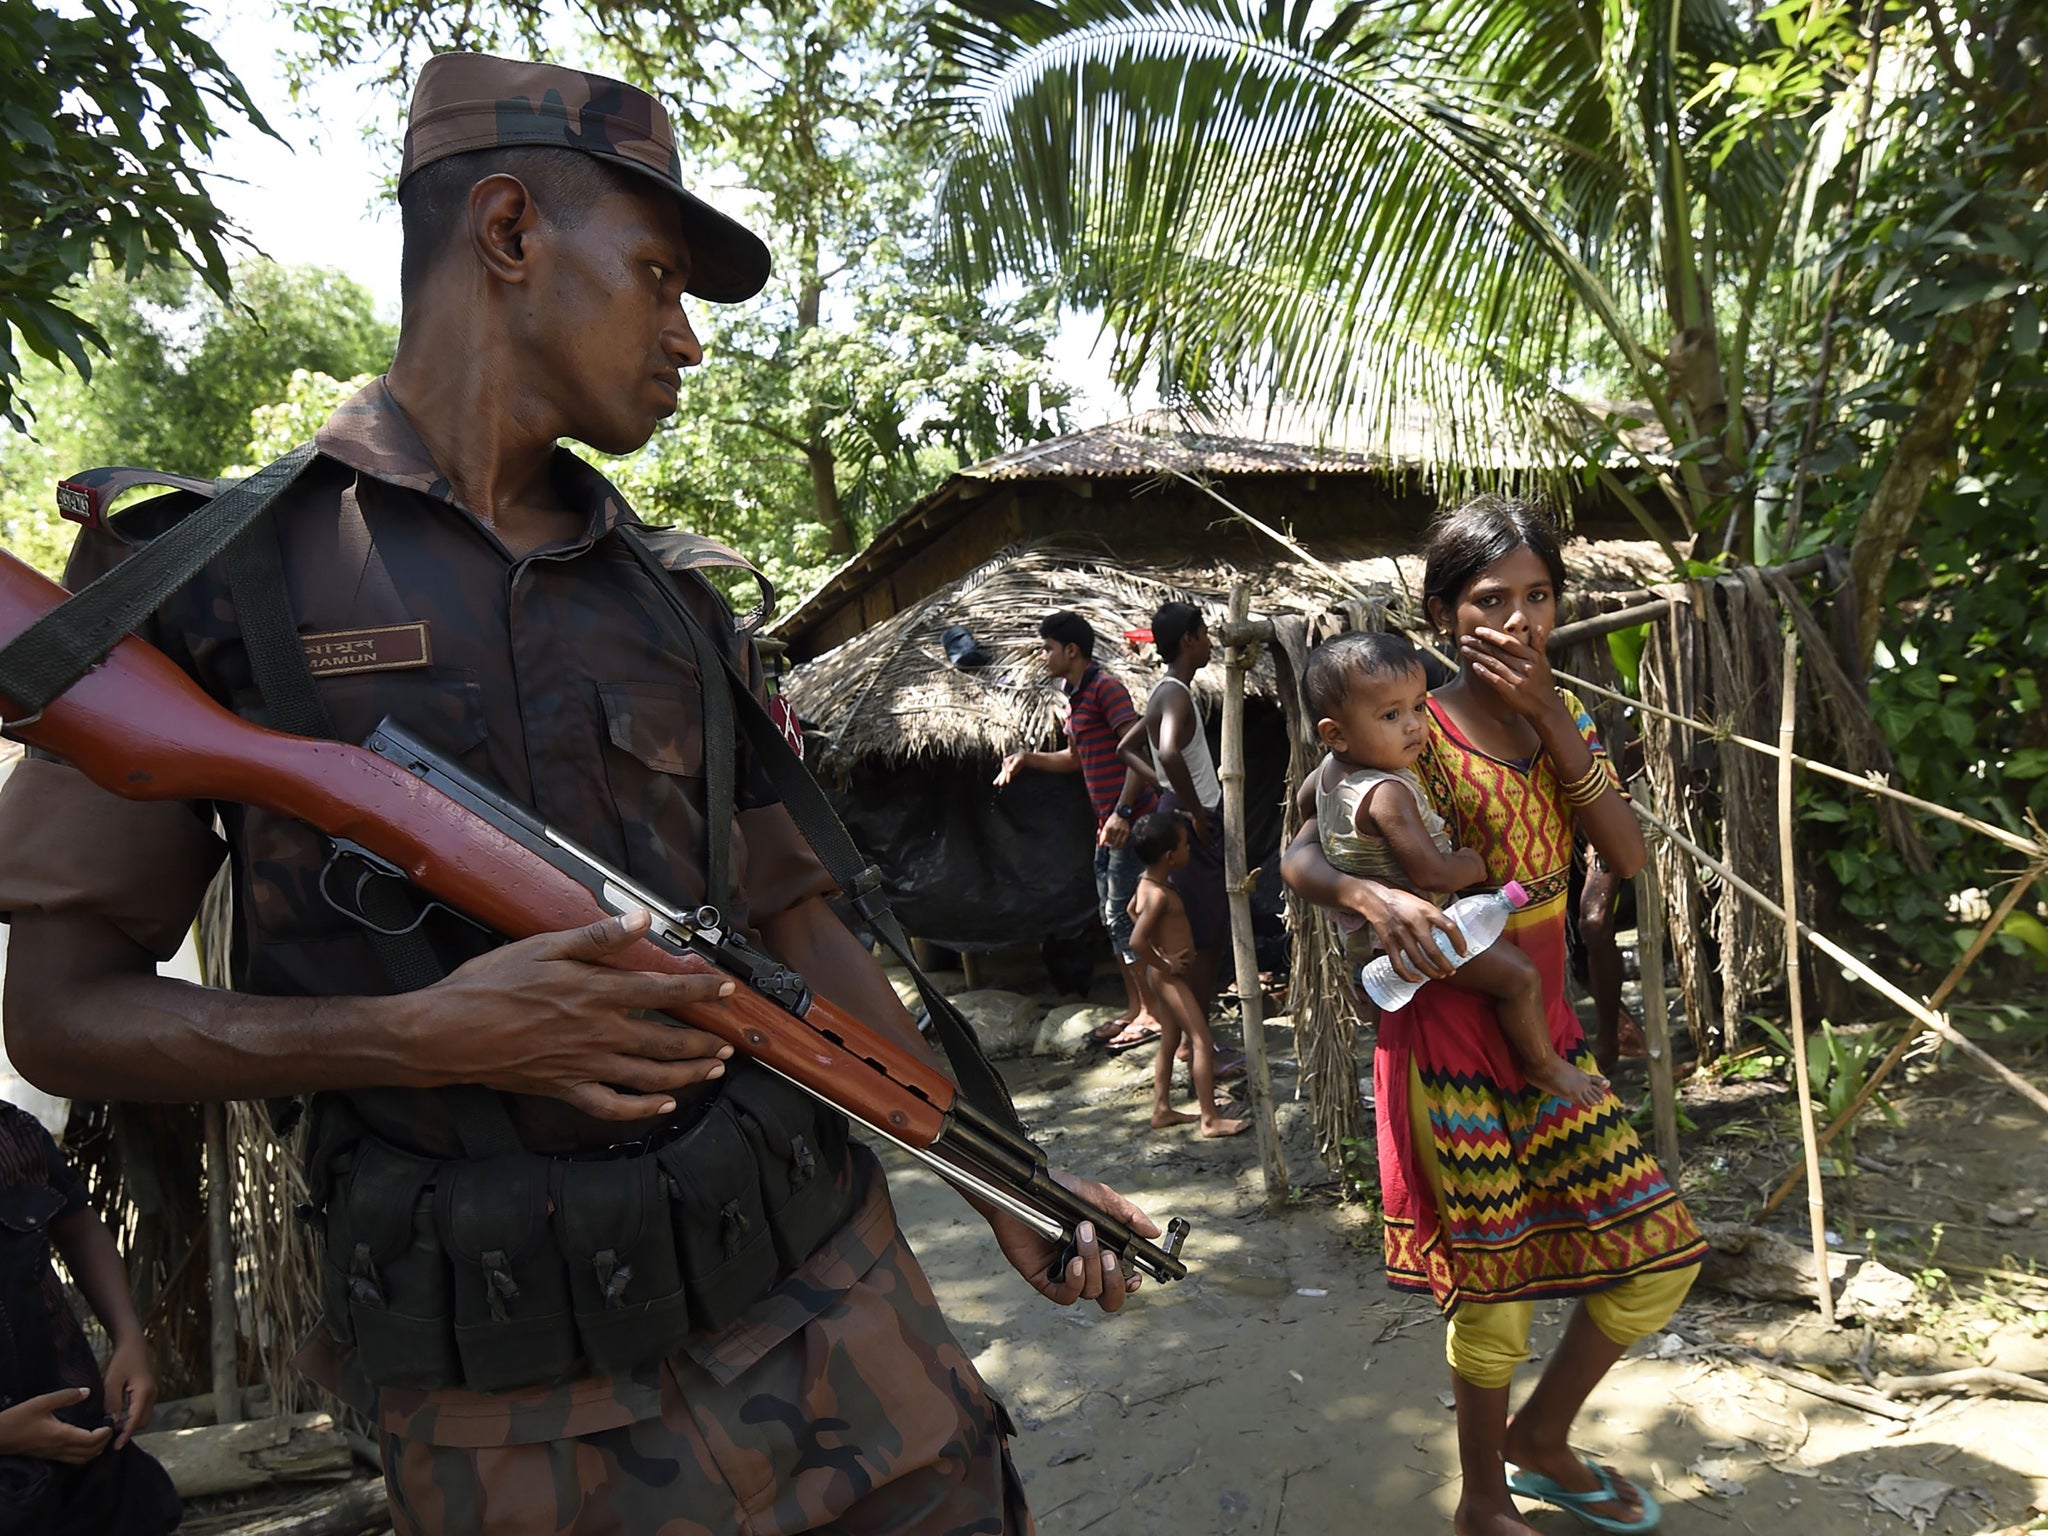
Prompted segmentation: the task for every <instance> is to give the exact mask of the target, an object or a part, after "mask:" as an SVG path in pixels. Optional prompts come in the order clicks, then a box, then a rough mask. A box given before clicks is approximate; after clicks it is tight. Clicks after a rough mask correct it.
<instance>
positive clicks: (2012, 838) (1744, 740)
mask: <svg viewBox="0 0 2048 1536" xmlns="http://www.w3.org/2000/svg"><path fill="white" fill-rule="evenodd" d="M1550 674H1551V676H1553V677H1555V678H1557V679H1558V680H1559V681H1560V682H1566V683H1570V684H1571V685H1572V687H1574V688H1577V689H1582V690H1584V691H1586V692H1588V693H1596V694H1598V695H1600V696H1601V697H1602V698H1605V699H1613V700H1615V701H1616V702H1617V703H1620V704H1626V705H1627V706H1628V707H1629V708H1630V709H1635V710H1640V711H1642V712H1643V713H1644V714H1646V715H1654V716H1655V717H1656V718H1657V719H1659V720H1669V721H1670V722H1671V723H1672V724H1674V725H1682V726H1684V727H1685V728H1686V729H1687V730H1691V731H1698V732H1699V733H1700V734H1701V735H1702V736H1708V737H1711V738H1713V739H1714V740H1715V741H1730V742H1733V743H1734V744H1735V745H1736V746H1738V747H1747V748H1748V749H1749V750H1750V751H1752V752H1758V753H1761V754H1763V755H1764V756H1765V757H1779V756H1781V754H1782V753H1783V750H1784V749H1783V748H1781V747H1774V746H1770V745H1769V744H1767V743H1765V742H1761V741H1757V740H1755V739H1754V738H1752V737H1748V736H1743V735H1739V734H1738V733H1736V732H1734V731H1724V730H1722V729H1721V728H1720V727H1718V726H1715V725H1711V724H1709V723H1708V722H1706V721H1704V720H1689V719H1687V718H1686V717H1685V716H1684V715H1675V714H1673V713H1672V712H1671V711H1670V710H1668V709H1659V708H1658V707H1657V706H1656V705H1654V704H1645V703H1644V702H1643V701H1642V700H1641V699H1632V698H1630V697H1629V696H1628V695H1627V694H1625V693H1616V692H1615V691H1614V690H1613V689H1612V688H1606V687H1603V686H1601V685H1600V684H1599V683H1596V682H1593V681H1591V680H1589V679H1587V678H1583V677H1574V676H1573V675H1572V674H1571V673H1569V672H1561V671H1559V670H1558V669H1557V668H1556V667H1552V668H1551V669H1550ZM1791 760H1792V761H1793V762H1794V763H1796V764H1798V765H1799V766H1800V767H1801V768H1804V769H1805V770H1806V771H1807V772H1808V773H1817V774H1820V775H1821V776H1822V777H1823V778H1829V779H1834V780H1836V781H1837V782H1838V783H1842V784H1847V785H1849V786H1850V787H1851V788H1853V789H1860V790H1863V791H1864V792H1865V793H1866V794H1872V795H1880V796H1882V797H1883V798H1885V799H1887V800H1896V801H1898V802H1899V804H1901V805H1910V806H1911V807H1912V808H1913V809H1914V810H1916V811H1925V812H1926V813H1927V814H1928V815H1929V816H1939V817H1940V818H1941V819H1942V820H1944V821H1952V822H1954V823H1955V824H1956V825H1957V826H1959V827H1968V828H1969V829H1970V830H1971V831H1972V832H1976V833H1980V834H1981V835H1983V836H1985V837H1988V838H1990V839H1991V840H1992V841H1993V842H1999V843H2003V844H2005V846H2006V847H2008V848H2011V849H2013V850H2015V851H2017V852H2019V853H2024V854H2026V855H2028V856H2029V857H2030V858H2037V859H2038V858H2040V857H2041V856H2042V855H2043V854H2048V838H2042V837H2040V836H2038V835H2037V836H2035V837H2031V838H2029V837H2025V836H2022V835H2021V834H2020V833H2018V832H2011V831H2008V830H2007V829H2006V828H2004V827H1994V826H1993V825H1991V823H1990V822H1988V821H1980V820H1979V819H1978V818H1977V817H1975V816H1968V815H1965V814H1964V813H1963V812H1961V811H1957V810H1951V809H1950V808H1949V807H1948V806H1945V805H1937V804H1936V803H1935V802H1934V801H1932V800H1922V799H1921V798H1920V797H1919V796H1918V795H1909V794H1907V793H1906V792H1905V791H1904V790H1903V789H1894V788H1892V786H1891V785H1889V784H1887V783H1885V781H1884V780H1883V779H1880V778H1878V777H1876V776H1875V775H1873V774H1861V773H1851V772H1849V770H1848V769H1846V768H1837V767H1836V766H1835V765H1834V764H1832V763H1817V762H1815V761H1814V760H1813V759H1812V758H1810V757H1801V756H1799V755H1798V754H1797V753H1796V752H1795V753H1793V754H1792V759H1791Z"/></svg>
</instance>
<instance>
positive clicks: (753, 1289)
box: [654, 1095, 780, 1333]
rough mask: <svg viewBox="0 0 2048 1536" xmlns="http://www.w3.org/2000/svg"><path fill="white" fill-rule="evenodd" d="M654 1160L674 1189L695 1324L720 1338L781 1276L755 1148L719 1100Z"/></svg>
mask: <svg viewBox="0 0 2048 1536" xmlns="http://www.w3.org/2000/svg"><path fill="white" fill-rule="evenodd" d="M654 1157H655V1162H656V1163H657V1164H659V1166H660V1168H661V1170H662V1171H663V1172H664V1173H666V1174H667V1175H668V1177H669V1180H670V1182H671V1184H672V1185H673V1186H674V1189H675V1200H674V1203H673V1204H671V1206H670V1207H669V1210H670V1213H671V1214H672V1216H673V1218H674V1225H675V1234H676V1250H677V1254H678V1256H679V1257H680V1258H681V1260H682V1268H683V1289H684V1290H685V1291H686V1292H688V1294H689V1298H690V1316H691V1319H692V1321H693V1322H694V1323H695V1324H696V1326H697V1327H698V1328H699V1329H701V1330H704V1331H706V1332H710V1333H716V1332H717V1331H718V1330H719V1329H721V1328H723V1327H725V1326H726V1324H728V1323H730V1322H731V1321H732V1320H733V1319H734V1318H736V1317H738V1316H739V1315H740V1313H742V1312H744V1311H745V1310H746V1309H747V1308H748V1306H750V1305H751V1304H752V1303H753V1302H754V1301H755V1300H757V1299H758V1298H759V1297H760V1296H761V1295H762V1294H763V1293H764V1292H765V1291H767V1290H768V1289H769V1288H770V1287H771V1286H773V1285H774V1284H775V1281H776V1277H777V1275H778V1274H779V1273H780V1271H779V1268H778V1266H777V1264H776V1259H775V1239H774V1238H773V1237H772V1236H771V1235H770V1233H769V1231H768V1213H767V1211H766V1210H765V1209H764V1208H763V1206H762V1204H761V1185H760V1180H759V1179H758V1178H757V1177H756V1176H755V1173H754V1154H753V1148H752V1147H751V1146H750V1145H749V1144H748V1141H747V1137H746V1134H745V1133H744V1132H743V1131H741V1129H740V1125H739V1121H738V1120H737V1119H736V1118H735V1117H734V1115H733V1112H732V1109H731V1107H730V1106H728V1105H727V1104H726V1102H725V1099H724V1096H723V1095H721V1096H720V1098H719V1102H718V1103H716V1104H714V1105H713V1106H712V1108H711V1111H710V1113H709V1114H707V1115H705V1117H704V1119H703V1120H702V1121H701V1122H699V1124H698V1125H697V1126H696V1128H695V1129H693V1130H692V1131H691V1132H690V1133H689V1134H688V1135H686V1136H684V1137H683V1138H682V1139H681V1140H679V1141H673V1142H670V1143H669V1144H668V1145H667V1146H665V1147H663V1148H662V1149H661V1150H660V1151H659V1152H657V1153H655V1155H654Z"/></svg>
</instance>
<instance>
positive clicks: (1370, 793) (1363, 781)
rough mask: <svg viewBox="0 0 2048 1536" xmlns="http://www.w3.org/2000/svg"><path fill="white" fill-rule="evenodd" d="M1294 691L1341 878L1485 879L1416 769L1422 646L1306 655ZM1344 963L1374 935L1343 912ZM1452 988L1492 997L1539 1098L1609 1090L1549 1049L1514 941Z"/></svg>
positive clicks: (1393, 881) (1373, 645)
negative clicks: (1304, 714) (1315, 754)
mask: <svg viewBox="0 0 2048 1536" xmlns="http://www.w3.org/2000/svg"><path fill="white" fill-rule="evenodd" d="M1302 690H1303V692H1304V693H1306V694H1307V695H1308V705H1309V708H1310V709H1311V710H1313V711H1314V712H1315V714H1316V716H1317V719H1316V733H1317V734H1318V735H1319V736H1321V737H1322V739H1323V745H1324V746H1326V747H1328V748H1329V749H1330V755H1329V756H1328V757H1326V758H1324V759H1323V762H1322V764H1321V766H1320V767H1318V768H1317V769H1316V771H1315V772H1314V773H1313V774H1311V775H1310V776H1309V778H1308V780H1307V782H1306V783H1304V784H1303V785H1302V786H1301V792H1300V799H1301V810H1302V814H1303V815H1304V816H1306V815H1307V814H1309V812H1310V810H1311V809H1313V811H1314V814H1315V818H1316V827H1317V831H1318V832H1319V833H1320V835H1321V839H1322V845H1323V856H1324V857H1325V858H1326V859H1328V860H1329V861H1330V863H1331V864H1332V865H1333V866H1334V867H1335V868H1337V869H1339V870H1341V871H1343V872H1344V873H1345V874H1347V875H1360V876H1363V877H1365V878H1367V879H1370V880H1377V881H1379V882H1380V883H1381V884H1383V885H1394V886H1399V887H1401V888H1402V889H1404V890H1409V891H1414V892H1415V893H1416V894H1418V895H1421V896H1424V897H1426V898H1427V899H1429V900H1430V901H1433V902H1435V903H1436V904H1437V905H1438V906H1442V905H1444V904H1445V902H1446V901H1448V900H1449V899H1450V895H1451V894H1452V893H1455V892H1457V891H1461V890H1463V889H1465V888H1466V887H1467V886H1472V885H1479V884H1483V883H1485V882H1486V880H1487V869H1486V861H1485V860H1484V859H1483V858H1481V857H1480V855H1479V853H1478V851H1477V850H1476V849H1472V848H1459V847H1456V846H1455V845H1454V844H1453V843H1452V840H1451V835H1450V829H1449V828H1448V827H1447V826H1446V825H1445V823H1444V819H1443V817H1441V816H1440V815H1438V814H1437V812H1436V810H1435V809H1434V808H1433V807H1432V806H1431V805H1430V803H1429V797H1428V795H1427V794H1426V793H1425V791H1424V790H1423V787H1422V781H1421V780H1420V779H1419V778H1417V777H1416V775H1415V769H1414V764H1415V761H1416V759H1418V758H1419V757H1421V756H1422V750H1423V748H1424V747H1425V746H1426V745H1427V744H1428V742H1429V724H1430V715H1429V702H1428V700H1429V683H1428V680H1427V679H1426V677H1425V676H1424V673H1423V668H1422V653H1421V652H1420V651H1418V650H1417V649H1416V648H1415V644H1414V642H1413V641H1411V640H1409V639H1408V638H1407V637H1406V636H1405V635H1396V634H1387V633H1382V632H1378V631H1360V632H1353V633H1350V634H1345V635H1340V636H1338V637H1337V638H1336V639H1334V640H1328V641H1325V642H1324V643H1323V644H1321V645H1319V646H1317V647H1316V648H1315V650H1314V651H1313V652H1311V653H1310V655H1309V659H1308V666H1307V668H1306V670H1305V672H1304V674H1303V677H1302ZM1336 919H1337V925H1338V927H1339V928H1340V929H1341V930H1343V932H1344V934H1345V955H1346V958H1347V960H1348V961H1350V962H1351V965H1350V967H1349V968H1350V969H1351V970H1352V971H1353V973H1354V974H1355V973H1356V967H1357V966H1358V965H1360V964H1363V963H1364V962H1365V961H1366V960H1369V959H1371V958H1372V952H1373V947H1374V946H1373V937H1372V932H1371V930H1370V929H1369V928H1367V927H1366V926H1365V924H1364V923H1363V921H1362V920H1361V919H1360V918H1359V917H1358V916H1357V915H1356V914H1355V913H1350V912H1339V913H1337V914H1336ZM1450 984H1451V985H1452V986H1454V987H1463V988H1465V989H1466V990H1468V991H1472V992H1477V993H1480V994H1481V995H1483V996H1486V997H1490V998H1492V999H1493V1001H1494V1005H1495V1010H1496V1012H1497V1013H1498V1014H1499V1016H1500V1026H1501V1033H1502V1034H1504V1035H1505V1036H1506V1037H1507V1042H1508V1045H1509V1046H1510V1047H1511V1048H1512V1049H1513V1050H1514V1052H1515V1055H1516V1057H1517V1058H1518V1059H1519V1060H1520V1062H1521V1064H1522V1071H1523V1074H1524V1075H1525V1076H1526V1077H1527V1078H1528V1079H1529V1081H1530V1082H1532V1083H1534V1084H1536V1085H1537V1086H1538V1087H1539V1088H1542V1089H1543V1090H1544V1091H1545V1092H1546V1093H1549V1094H1552V1095H1554V1096H1555V1097H1557V1098H1560V1099H1564V1100H1566V1101H1567V1102H1569V1103H1572V1104H1578V1105H1581V1106H1587V1107H1590V1106H1591V1105H1593V1104H1596V1103H1598V1102H1599V1100H1600V1097H1601V1095H1602V1094H1603V1093H1605V1092H1606V1091H1607V1083H1606V1080H1605V1079H1603V1078H1598V1077H1593V1076H1590V1075H1589V1074H1587V1073H1585V1072H1582V1071H1581V1070H1580V1069H1579V1068H1577V1067H1575V1066H1573V1065H1572V1064H1571V1063H1570V1062H1568V1061H1565V1060H1564V1059H1563V1058H1562V1057H1560V1056H1559V1055H1558V1054H1557V1049H1556V1047H1555V1046H1553V1045H1552V1044H1551V1040H1550V1027H1549V1024H1548V1022H1547V1021H1546V1020H1545V1018H1544V1010H1543V980H1542V977H1541V976H1540V975H1539V974H1538V972H1537V970H1536V963H1535V962H1534V961H1533V960H1531V959H1530V958H1529V957H1528V956H1527V955H1526V954H1524V953H1523V952H1522V951H1521V950H1520V949H1518V948H1517V947H1516V946H1514V945H1513V944H1505V943H1495V944H1491V945H1489V946H1488V947H1487V948H1486V949H1484V950H1483V951H1481V952H1480V953H1478V954H1476V955H1472V956H1469V957H1468V958H1467V959H1466V961H1465V963H1464V964H1463V965H1462V966H1460V967H1459V968H1458V970H1457V972H1456V974H1455V975H1453V976H1452V977H1451V978H1450Z"/></svg>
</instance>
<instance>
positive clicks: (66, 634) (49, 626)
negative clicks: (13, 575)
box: [0, 443, 315, 716]
mask: <svg viewBox="0 0 2048 1536" xmlns="http://www.w3.org/2000/svg"><path fill="white" fill-rule="evenodd" d="M314 455H315V449H314V446H313V444H311V443H303V444H301V445H300V446H299V447H297V448H294V449H293V450H292V451H291V452H290V453H288V454H286V455H285V456H284V457H283V458H281V459H278V460H276V461H275V462H273V463H270V464H267V465H265V466H264V467H263V468H262V469H259V470H258V471H257V472H256V473H255V474H253V475H251V476H250V477H249V478H248V479H246V480H237V481H234V482H233V483H231V484H229V485H227V486H226V487H225V488H224V489H222V490H221V492H220V493H219V494H218V495H216V496H215V497H214V498H213V500H211V501H210V502H208V503H207V504H206V505H205V506H203V507H201V508H199V509H198V510H197V511H196V512H194V513H193V514H192V515H191V516H190V517H188V518H186V519H185V520H184V521H183V522H181V523H179V524H178V526H177V527H176V528H174V529H172V530H171V531H170V532H169V533H167V534H165V535H163V537H161V538H157V539H152V540H151V541H150V542H149V543H147V544H145V545H144V546H142V548H140V549H138V550H136V551H135V553H134V554H132V555H130V556H129V557H128V558H127V559H126V560H123V561H122V562H121V563H120V564H119V565H117V566H115V567H114V568H113V569H112V570H110V571H107V572H106V573H104V574H103V575H101V576H100V577H99V579H98V580H96V581H93V582H91V583H89V584H88V585H87V586H85V587H84V588H82V589H81V590H80V591H78V592H75V593H73V594H72V595H71V597H69V598H68V599H66V600H65V601H64V602H62V603H60V604H58V605H57V607H55V608H53V609H51V610H50V611H49V612H48V613H46V614H44V615H43V616H42V617H41V618H40V619H38V620H36V622H35V623H33V624H31V625H29V627H28V628H27V629H25V630H23V631H22V632H21V633H20V634H18V635H16V636H15V637H14V639H13V640H11V641H9V642H8V643H7V645H6V646H5V647H0V694H4V695H6V696H7V697H8V698H9V699H12V700H13V701H14V703H15V704H17V705H19V706H20V707H21V708H22V709H23V710H25V711H27V713H28V714H29V715H31V716H33V715H35V714H38V713H40V712H41V711H42V709H43V706H44V705H46V704H48V703H49V702H50V700H52V699H54V698H56V697H57V695H58V694H60V693H62V692H63V691H64V690H65V689H66V688H69V687H70V686H71V685H72V684H73V683H75V682H77V681H78V680H79V679H80V678H81V677H83V676H85V674H86V673H88V672H90V671H91V670H92V669H93V668H94V667H96V666H98V665H99V664H100V663H101V662H102V661H104V660H105V659H106V655H107V652H109V651H111V650H112V649H113V648H114V647H115V646H117V645H119V644H120V643H121V641H122V639H123V638H124V637H125V636H126V635H128V634H129V633H130V632H132V631H133V630H134V629H135V627H136V626H137V625H138V624H140V623H141V622H142V621H143V620H144V619H146V618H148V617H149V616H150V614H152V613H154V612H155V611H156V608H157V605H158V604H159V603H161V602H162V601H163V600H164V599H165V598H166V597H169V596H170V595H171V594H172V593H173V592H175V591H177V590H178V588H180V587H182V586H184V585H185V583H186V582H188V581H190V580H191V579H192V578H193V577H194V576H196V575H198V574H199V572H200V571H201V570H202V569H204V568H205V566H206V563H207V562H208V561H209V560H211V559H213V557H214V556H215V555H217V554H219V553H220V552H221V551H222V550H223V549H225V548H227V546H228V545H229V544H230V543H231V542H232V541H233V540H234V539H235V537H236V536H237V535H238V534H240V533H241V532H242V530H243V529H245V528H247V527H248V526H249V523H250V522H251V520H252V519H254V518H255V517H256V516H257V514H258V513H260V512H262V511H263V509H264V508H266V507H268V506H269V505H270V504H271V502H273V501H275V500H276V499H277V498H278V496H280V495H282V494H283V493H284V491H285V490H286V489H287V488H288V487H290V486H291V484H292V483H293V482H294V481H296V480H297V479H298V478H299V476H300V475H301V474H303V473H304V472H305V469H306V466H307V465H309V464H311V463H312V462H313V458H314Z"/></svg>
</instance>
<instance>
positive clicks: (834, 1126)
mask: <svg viewBox="0 0 2048 1536" xmlns="http://www.w3.org/2000/svg"><path fill="white" fill-rule="evenodd" d="M729 1077H730V1081H729V1082H728V1083H727V1085H726V1089H725V1094H724V1097H725V1099H726V1101H727V1102H728V1103H730V1104H731V1105H732V1106H733V1107H734V1108H735V1109H737V1110H738V1111H739V1120H740V1129H741V1131H742V1132H743V1133H745V1135H746V1137H747V1141H748V1143H749V1145H751V1146H752V1148H753V1151H754V1164H755V1170H756V1172H757V1174H758V1176H759V1178H760V1183H761V1204H762V1207H763V1209H764V1210H765V1211H766V1213H767V1216H768V1230H769V1232H770V1233H771V1234H772V1235H773V1236H774V1239H775V1254H776V1258H777V1260H778V1261H779V1263H780V1264H781V1266H782V1268H783V1269H784V1270H793V1269H795V1268H797V1267H798V1266H799V1265H800V1264H802V1263H803V1262H804V1260H805V1259H808V1258H809V1257H810V1256H811V1252H812V1250H813V1249H815V1248H816V1247H817V1246H818V1245H819V1244H820V1243H822V1242H823V1241H824V1240H825V1239H826V1238H827V1237H829V1236H831V1235H832V1234H833V1233H834V1232H836V1231H838V1230H839V1228H840V1227H842V1226H844V1225H845V1223H846V1221H847V1219H848V1218H849V1217H851V1216H852V1215H853V1208H854V1204H855V1202H856V1200H857V1198H858V1194H859V1191H857V1190H855V1189H854V1188H853V1187H852V1181H851V1180H845V1181H844V1185H845V1187H842V1180H841V1178H840V1174H841V1172H842V1170H843V1168H844V1166H845V1163H846V1137H847V1132H846V1117H845V1116H844V1115H842V1114H840V1113H838V1112H837V1111H836V1110H831V1109H827V1108H826V1107H825V1106H824V1105H822V1104H819V1103H817V1102H816V1101H815V1100H813V1099H811V1098H810V1097H809V1096H807V1095H805V1094H803V1093H801V1092H799V1091H798V1090H797V1089H795V1088H792V1087H790V1086H789V1085H788V1084H786V1083H784V1082H781V1081H780V1080H778V1079H776V1078H773V1077H770V1076H769V1075H768V1074H767V1073H766V1072H757V1071H744V1070H743V1071H738V1072H733V1073H730V1074H729Z"/></svg>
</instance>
